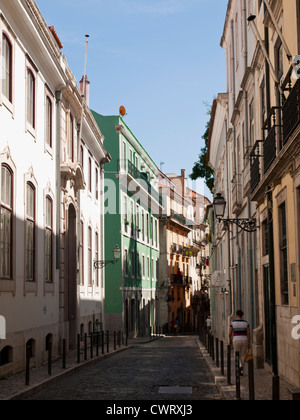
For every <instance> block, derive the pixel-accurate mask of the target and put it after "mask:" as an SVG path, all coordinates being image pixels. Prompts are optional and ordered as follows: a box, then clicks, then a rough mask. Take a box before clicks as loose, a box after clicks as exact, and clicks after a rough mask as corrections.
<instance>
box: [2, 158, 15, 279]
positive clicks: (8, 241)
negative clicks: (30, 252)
mask: <svg viewBox="0 0 300 420" xmlns="http://www.w3.org/2000/svg"><path fill="white" fill-rule="evenodd" d="M0 216H1V225H0V277H1V278H2V279H3V278H4V279H11V278H12V216H13V173H12V171H11V169H10V168H9V167H8V166H7V165H5V164H2V165H1V208H0Z"/></svg>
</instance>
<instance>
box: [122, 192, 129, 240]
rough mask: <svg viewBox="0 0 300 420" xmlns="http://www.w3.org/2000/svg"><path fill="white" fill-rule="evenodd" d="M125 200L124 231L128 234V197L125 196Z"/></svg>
mask: <svg viewBox="0 0 300 420" xmlns="http://www.w3.org/2000/svg"><path fill="white" fill-rule="evenodd" d="M123 200H124V201H123V212H124V215H123V217H124V230H125V232H126V233H127V230H128V219H127V196H126V195H124V198H123Z"/></svg>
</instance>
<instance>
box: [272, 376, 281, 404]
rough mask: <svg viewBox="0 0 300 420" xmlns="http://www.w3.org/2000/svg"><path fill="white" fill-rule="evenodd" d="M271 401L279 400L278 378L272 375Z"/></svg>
mask: <svg viewBox="0 0 300 420" xmlns="http://www.w3.org/2000/svg"><path fill="white" fill-rule="evenodd" d="M272 400H273V401H279V400H280V378H279V376H277V375H274V376H273V378H272Z"/></svg>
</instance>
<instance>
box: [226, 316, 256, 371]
mask: <svg viewBox="0 0 300 420" xmlns="http://www.w3.org/2000/svg"><path fill="white" fill-rule="evenodd" d="M236 316H237V317H236V319H235V320H234V321H232V322H231V324H230V329H229V343H230V344H231V345H232V344H233V348H234V351H235V352H237V351H238V352H239V354H240V374H241V376H243V374H244V366H245V359H246V356H247V353H248V351H249V349H250V348H251V341H250V326H249V323H248V322H247V321H246V320H245V319H243V317H244V312H243V311H242V310H238V311H237V313H236Z"/></svg>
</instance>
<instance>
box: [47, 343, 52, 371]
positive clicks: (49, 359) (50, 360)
mask: <svg viewBox="0 0 300 420" xmlns="http://www.w3.org/2000/svg"><path fill="white" fill-rule="evenodd" d="M48 375H49V376H51V375H52V340H49V343H48Z"/></svg>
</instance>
